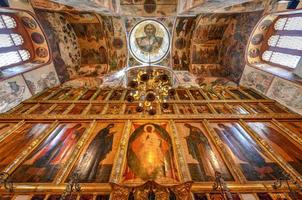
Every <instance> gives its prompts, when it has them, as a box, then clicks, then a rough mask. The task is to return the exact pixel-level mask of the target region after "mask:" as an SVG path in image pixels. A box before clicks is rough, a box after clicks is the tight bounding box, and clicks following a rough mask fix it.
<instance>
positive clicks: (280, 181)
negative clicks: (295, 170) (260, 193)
mask: <svg viewBox="0 0 302 200" xmlns="http://www.w3.org/2000/svg"><path fill="white" fill-rule="evenodd" d="M283 182H285V184H286V186H287V188H288V190H289V194H290V195H291V198H292V199H293V200H298V198H297V197H296V192H295V191H294V190H293V189H292V188H291V186H290V183H292V184H294V185H295V186H296V187H297V189H298V190H299V191H300V192H302V186H301V185H300V184H299V183H298V182H297V181H296V180H294V179H293V178H292V177H291V176H290V175H289V174H288V173H286V172H285V171H283V170H282V171H281V173H280V176H279V177H278V179H277V180H276V181H275V182H274V183H273V185H272V187H273V188H274V189H275V190H276V189H279V188H281V187H282V185H283Z"/></svg>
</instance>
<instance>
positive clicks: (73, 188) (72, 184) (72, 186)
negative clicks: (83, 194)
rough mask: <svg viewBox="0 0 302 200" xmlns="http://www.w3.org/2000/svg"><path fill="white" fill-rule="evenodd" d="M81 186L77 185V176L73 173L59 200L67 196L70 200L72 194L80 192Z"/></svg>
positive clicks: (63, 199)
mask: <svg viewBox="0 0 302 200" xmlns="http://www.w3.org/2000/svg"><path fill="white" fill-rule="evenodd" d="M80 191H81V186H80V184H79V175H78V173H74V174H73V175H72V176H71V178H70V180H69V182H68V184H67V185H66V188H65V190H64V192H63V194H62V195H61V197H60V200H65V199H66V197H67V196H69V199H71V195H72V193H73V192H80Z"/></svg>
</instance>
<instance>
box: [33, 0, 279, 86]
mask: <svg viewBox="0 0 302 200" xmlns="http://www.w3.org/2000/svg"><path fill="white" fill-rule="evenodd" d="M117 2H119V3H117ZM274 2H276V0H267V1H263V0H223V1H222V0H185V1H184V0H179V1H178V0H120V1H116V0H111V1H108V0H73V1H70V0H53V1H45V0H31V4H32V6H33V7H34V9H35V12H36V14H37V16H38V18H39V20H40V22H41V23H42V26H43V27H44V29H45V31H46V33H47V35H48V39H49V40H50V41H51V42H50V45H51V46H52V47H51V48H52V51H53V58H54V65H55V67H56V69H57V72H58V76H59V79H60V80H61V82H65V81H66V80H69V79H74V78H79V77H83V76H84V77H87V76H88V77H89V76H90V77H91V76H97V77H99V76H103V75H105V74H107V73H108V72H113V71H118V70H120V69H122V68H124V67H127V66H128V67H129V66H136V65H140V64H141V63H139V62H138V61H137V59H135V58H134V57H133V55H132V53H130V51H129V33H130V31H131V29H132V28H133V27H134V25H135V24H137V23H138V22H140V21H141V20H143V19H146V18H149V19H155V20H157V21H158V22H160V23H162V24H163V25H164V26H165V27H167V30H168V31H169V34H170V35H171V48H170V51H169V53H168V54H167V56H166V57H165V59H162V60H161V61H160V62H159V63H157V65H161V66H168V67H172V68H173V69H174V70H176V71H190V72H192V73H194V74H196V75H197V76H201V77H224V78H229V79H230V80H232V81H235V82H238V81H239V78H240V76H241V73H242V71H243V68H244V65H245V61H244V51H245V45H246V44H247V41H248V38H249V35H250V33H251V31H252V29H253V27H254V26H255V24H256V23H257V21H258V20H259V19H260V17H261V16H262V14H263V11H264V10H265V9H269V7H270V6H272V5H274Z"/></svg>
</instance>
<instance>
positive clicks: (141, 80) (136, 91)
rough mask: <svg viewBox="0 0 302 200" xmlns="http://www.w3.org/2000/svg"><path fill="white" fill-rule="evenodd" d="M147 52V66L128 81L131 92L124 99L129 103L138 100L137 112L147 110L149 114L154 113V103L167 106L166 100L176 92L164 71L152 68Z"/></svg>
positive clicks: (164, 107) (165, 107)
mask: <svg viewBox="0 0 302 200" xmlns="http://www.w3.org/2000/svg"><path fill="white" fill-rule="evenodd" d="M149 42H150V40H149ZM148 53H149V55H148V56H149V63H148V66H146V67H144V68H143V69H140V70H138V72H137V74H136V76H135V77H134V78H132V79H131V80H130V81H129V82H128V88H129V89H130V90H131V92H130V93H129V94H128V95H127V96H126V100H127V101H128V102H130V103H132V102H134V101H137V102H138V106H137V107H136V111H137V112H139V113H140V112H143V111H147V112H148V113H149V114H150V115H155V114H156V104H160V105H161V106H162V108H163V109H167V108H169V104H168V103H167V101H168V100H169V98H170V97H172V96H174V95H175V93H176V92H175V89H174V88H172V78H171V77H170V76H169V75H168V74H166V73H165V71H160V70H154V69H153V68H152V66H151V61H150V52H148Z"/></svg>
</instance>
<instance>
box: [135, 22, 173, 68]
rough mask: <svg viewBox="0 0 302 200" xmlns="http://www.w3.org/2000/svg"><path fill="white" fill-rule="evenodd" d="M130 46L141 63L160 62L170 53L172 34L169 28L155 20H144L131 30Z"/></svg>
mask: <svg viewBox="0 0 302 200" xmlns="http://www.w3.org/2000/svg"><path fill="white" fill-rule="evenodd" d="M129 37H130V38H129V42H130V43H129V44H130V45H129V47H130V51H131V53H132V55H133V56H134V58H135V59H136V60H138V61H139V62H141V63H143V64H144V63H158V62H160V61H161V60H162V59H163V58H164V57H165V56H166V55H167V53H168V51H169V48H170V36H169V32H168V30H167V28H166V27H165V26H164V25H163V24H161V23H160V22H158V21H155V20H143V21H141V22H139V23H138V24H136V25H135V26H134V27H133V29H132V30H131V32H130V36H129Z"/></svg>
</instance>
